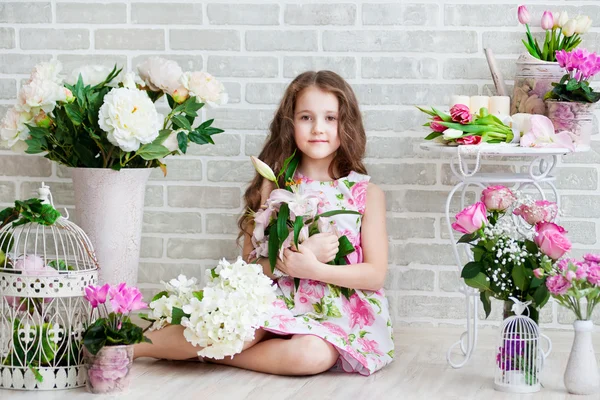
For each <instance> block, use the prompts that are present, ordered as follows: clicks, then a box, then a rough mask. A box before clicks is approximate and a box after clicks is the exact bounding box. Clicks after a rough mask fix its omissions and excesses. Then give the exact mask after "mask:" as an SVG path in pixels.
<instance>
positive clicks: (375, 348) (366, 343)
mask: <svg viewBox="0 0 600 400" xmlns="http://www.w3.org/2000/svg"><path fill="white" fill-rule="evenodd" d="M356 341H357V342H358V344H360V345H361V346H362V351H363V353H371V354H377V355H380V356H382V355H383V353H382V352H381V350H379V343H377V341H375V340H370V339H367V338H364V337H362V338H358V339H357V340H356Z"/></svg>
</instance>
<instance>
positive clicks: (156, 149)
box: [137, 143, 171, 161]
mask: <svg viewBox="0 0 600 400" xmlns="http://www.w3.org/2000/svg"><path fill="white" fill-rule="evenodd" d="M170 153H171V152H170V151H169V149H167V148H166V147H165V146H163V145H162V144H154V143H150V144H145V145H143V146H142V147H140V149H139V150H138V151H137V154H138V155H139V156H140V157H142V158H143V159H144V160H146V161H151V160H157V159H159V158H163V157H166V156H168V155H169V154H170Z"/></svg>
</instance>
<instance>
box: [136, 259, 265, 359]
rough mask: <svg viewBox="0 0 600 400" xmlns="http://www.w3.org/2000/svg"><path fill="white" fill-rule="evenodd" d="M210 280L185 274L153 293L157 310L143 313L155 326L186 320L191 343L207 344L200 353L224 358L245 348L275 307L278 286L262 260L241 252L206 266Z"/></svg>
mask: <svg viewBox="0 0 600 400" xmlns="http://www.w3.org/2000/svg"><path fill="white" fill-rule="evenodd" d="M206 276H207V279H208V284H207V285H206V287H205V288H204V289H202V290H200V287H199V286H198V284H197V281H196V279H195V278H192V279H189V280H188V279H187V278H186V277H185V276H183V275H180V276H179V277H178V278H177V279H173V280H171V281H170V282H168V283H165V282H163V284H164V285H165V288H166V290H165V291H163V292H160V293H158V294H157V295H156V296H154V298H153V300H152V302H151V303H150V309H151V310H152V311H151V313H150V314H149V315H144V316H143V318H144V319H146V320H148V321H151V322H152V323H153V324H152V326H151V329H161V328H162V327H164V326H165V325H167V324H172V325H179V324H180V325H182V326H184V327H185V330H184V331H183V334H184V336H185V338H186V339H187V341H188V342H190V343H191V344H193V345H195V346H201V347H203V348H202V349H201V350H199V351H198V355H199V356H204V357H209V358H215V359H222V358H224V357H227V356H233V355H234V354H237V353H239V352H241V351H242V349H243V346H244V343H245V342H247V341H250V340H252V339H254V333H255V331H256V328H257V327H258V326H259V325H260V324H261V323H262V322H263V321H264V318H265V317H266V316H267V315H268V314H269V313H270V312H271V311H272V309H273V302H274V301H275V299H276V297H275V286H274V285H273V282H272V281H271V279H269V278H268V277H267V276H265V275H264V274H263V273H262V268H261V267H260V265H258V264H247V263H246V262H244V261H243V260H242V258H241V257H239V258H238V259H237V261H236V262H235V263H233V264H230V263H228V262H227V261H226V260H225V259H223V260H221V261H220V262H219V265H218V266H217V267H216V268H213V269H211V270H207V271H206Z"/></svg>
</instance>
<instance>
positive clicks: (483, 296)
mask: <svg viewBox="0 0 600 400" xmlns="http://www.w3.org/2000/svg"><path fill="white" fill-rule="evenodd" d="M490 295H491V293H490V292H489V291H487V290H486V291H484V292H481V293H479V299H480V300H481V303H482V304H483V310H484V311H485V318H486V319H487V317H489V316H490V313H491V312H492V302H491V301H490Z"/></svg>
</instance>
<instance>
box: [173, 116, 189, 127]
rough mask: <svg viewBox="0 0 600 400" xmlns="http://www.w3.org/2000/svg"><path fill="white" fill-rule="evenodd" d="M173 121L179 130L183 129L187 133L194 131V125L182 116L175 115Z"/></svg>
mask: <svg viewBox="0 0 600 400" xmlns="http://www.w3.org/2000/svg"><path fill="white" fill-rule="evenodd" d="M172 121H173V125H175V126H176V127H177V128H182V129H185V130H187V131H191V130H192V125H191V124H190V122H189V121H188V120H187V119H186V118H185V117H184V116H183V115H181V114H179V115H174V116H173V118H172Z"/></svg>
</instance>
